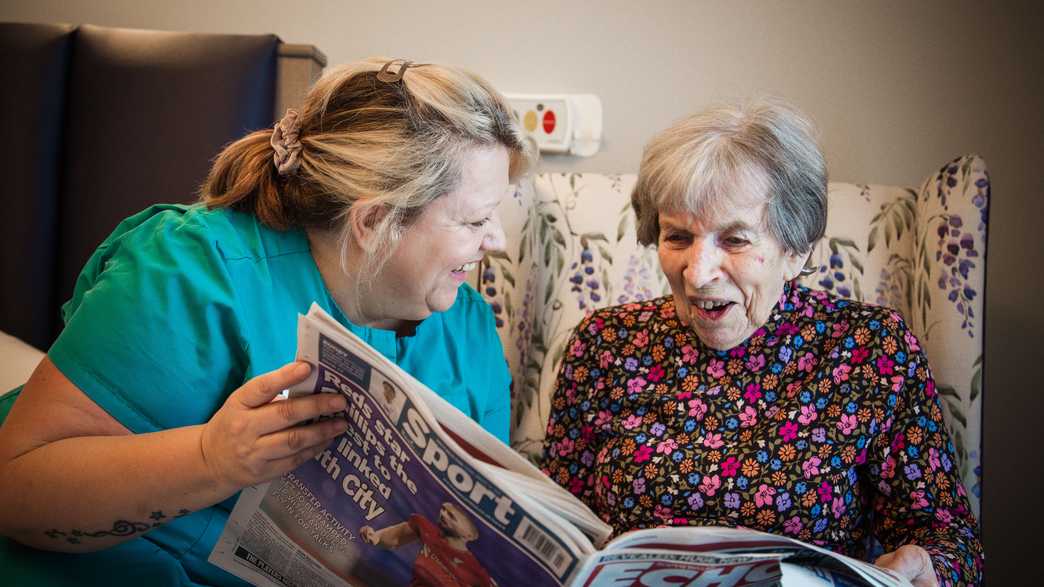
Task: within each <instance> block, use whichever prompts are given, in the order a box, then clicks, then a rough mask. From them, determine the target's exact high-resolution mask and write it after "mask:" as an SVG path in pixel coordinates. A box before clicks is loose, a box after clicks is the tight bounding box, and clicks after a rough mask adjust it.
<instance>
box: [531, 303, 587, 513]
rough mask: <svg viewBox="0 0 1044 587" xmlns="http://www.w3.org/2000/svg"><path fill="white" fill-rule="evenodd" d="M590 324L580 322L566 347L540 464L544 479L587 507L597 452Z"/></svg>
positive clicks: (556, 383)
mask: <svg viewBox="0 0 1044 587" xmlns="http://www.w3.org/2000/svg"><path fill="white" fill-rule="evenodd" d="M592 325H593V320H592V317H588V318H586V319H585V320H583V321H582V322H581V323H580V325H579V326H577V327H576V330H575V331H574V332H573V335H572V337H571V338H570V339H569V342H568V343H567V345H566V348H565V353H564V357H563V359H562V365H561V367H560V368H559V370H558V377H557V379H556V380H555V388H554V393H553V395H552V400H551V416H550V418H549V419H548V423H547V435H546V436H545V437H544V458H543V462H542V465H543V470H544V473H545V474H546V475H547V476H548V477H550V478H552V479H554V480H555V481H556V482H557V483H558V484H559V485H561V486H562V487H565V488H566V489H568V490H569V491H570V492H572V493H573V494H574V495H576V496H577V497H578V498H580V500H581V501H583V502H584V503H588V504H591V503H593V500H594V489H595V480H594V473H593V466H594V464H595V456H596V454H597V452H598V446H597V444H596V442H595V438H596V437H595V435H594V428H593V423H592V422H591V421H590V416H591V415H592V414H593V413H594V412H595V411H596V410H594V409H593V402H592V395H593V390H594V389H595V387H596V386H595V381H593V380H592V378H591V371H592V367H593V366H595V365H597V363H596V361H597V359H596V357H595V351H596V349H597V345H596V344H595V343H596V342H597V341H596V340H595V336H594V335H593V334H592V333H591V330H592V328H591V327H592Z"/></svg>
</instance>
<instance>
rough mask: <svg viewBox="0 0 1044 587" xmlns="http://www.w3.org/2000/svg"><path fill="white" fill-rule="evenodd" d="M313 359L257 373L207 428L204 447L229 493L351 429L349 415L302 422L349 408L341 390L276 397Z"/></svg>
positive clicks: (303, 375) (295, 462) (294, 464)
mask: <svg viewBox="0 0 1044 587" xmlns="http://www.w3.org/2000/svg"><path fill="white" fill-rule="evenodd" d="M310 372H311V366H310V365H308V363H303V362H294V363H289V364H287V365H284V366H283V367H281V368H279V369H276V370H275V371H271V372H269V373H265V374H263V375H258V376H257V377H254V378H253V379H251V380H250V381H247V382H246V383H244V384H243V385H242V386H241V387H240V388H239V389H237V390H236V391H234V392H232V394H231V395H229V396H228V399H227V400H225V404H224V405H223V406H222V407H221V409H220V410H218V411H217V413H216V414H214V416H213V417H212V418H211V419H210V421H209V422H207V423H206V424H205V425H204V426H203V432H202V434H201V437H200V450H201V451H202V454H203V460H204V462H205V463H206V465H207V468H208V469H209V470H210V473H211V475H212V477H213V478H214V480H215V482H216V483H217V484H218V486H219V487H221V488H223V489H225V490H226V491H227V492H228V493H229V494H231V493H234V492H236V491H239V490H240V489H242V488H243V487H246V486H249V485H255V484H257V483H262V482H265V481H268V480H270V479H274V478H275V477H278V476H279V475H282V474H283V473H286V472H287V471H291V470H293V469H295V468H296V467H297V466H298V465H300V464H301V463H304V462H305V461H307V460H308V459H311V458H314V457H315V456H316V455H318V454H319V453H321V452H322V451H323V449H324V448H326V446H327V445H328V444H329V443H330V440H331V439H333V438H334V437H336V436H337V435H339V434H341V433H343V432H344V431H345V430H347V428H348V423H347V421H346V420H345V419H344V418H339V417H338V418H334V419H329V420H323V421H320V422H313V423H310V424H302V422H306V421H308V420H311V419H313V418H316V417H318V416H322V415H329V414H336V413H337V412H341V411H343V410H344V409H345V408H346V400H345V398H344V397H343V396H341V395H340V394H333V393H316V394H312V395H306V396H298V397H293V398H289V399H285V400H279V401H273V400H275V398H276V396H278V395H279V393H280V392H282V391H283V390H284V389H286V388H288V387H290V386H292V385H294V384H296V383H300V382H301V381H304V380H305V378H306V377H308V374H309V373H310Z"/></svg>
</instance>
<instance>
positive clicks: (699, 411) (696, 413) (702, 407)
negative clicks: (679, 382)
mask: <svg viewBox="0 0 1044 587" xmlns="http://www.w3.org/2000/svg"><path fill="white" fill-rule="evenodd" d="M706 413H707V404H705V403H703V402H702V401H701V400H700V399H699V398H697V399H694V400H689V415H690V416H692V417H693V418H696V419H697V420H702V419H703V416H704V415H705V414H706Z"/></svg>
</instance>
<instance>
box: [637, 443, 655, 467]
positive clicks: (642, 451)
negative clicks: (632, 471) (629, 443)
mask: <svg viewBox="0 0 1044 587" xmlns="http://www.w3.org/2000/svg"><path fill="white" fill-rule="evenodd" d="M652 451H653V450H652V447H650V446H648V445H645V444H643V445H642V446H639V447H638V450H636V451H634V462H636V463H644V462H645V461H647V460H649V457H650V456H651V455H652Z"/></svg>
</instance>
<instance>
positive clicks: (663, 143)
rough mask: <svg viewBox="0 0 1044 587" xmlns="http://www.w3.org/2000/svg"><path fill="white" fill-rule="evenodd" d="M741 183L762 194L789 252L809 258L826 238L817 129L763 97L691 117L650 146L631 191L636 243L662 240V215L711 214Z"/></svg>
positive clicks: (773, 229)
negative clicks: (754, 188) (814, 248)
mask: <svg viewBox="0 0 1044 587" xmlns="http://www.w3.org/2000/svg"><path fill="white" fill-rule="evenodd" d="M743 182H746V184H747V185H752V186H757V187H759V188H763V189H764V192H765V196H766V197H767V198H768V204H767V207H766V215H765V223H766V226H767V227H768V229H769V232H770V233H771V234H772V236H773V237H775V239H776V240H777V242H779V244H780V245H781V246H782V247H783V248H784V250H786V251H788V252H791V253H805V252H808V251H809V250H810V249H811V248H812V246H813V245H814V244H815V243H816V241H818V240H819V239H820V238H822V236H823V233H824V231H825V230H826V220H827V169H826V162H825V160H824V158H823V154H822V152H821V151H820V149H819V145H818V143H817V142H816V139H815V130H814V127H813V125H812V123H811V121H809V120H808V118H806V117H805V116H804V115H802V114H801V113H800V112H799V111H797V110H796V109H795V108H793V107H792V106H789V105H787V104H786V103H784V102H782V101H780V100H778V99H772V98H761V99H757V100H753V101H751V102H748V103H745V104H736V105H729V106H723V107H720V108H715V109H712V110H708V111H706V112H703V113H701V114H696V115H694V116H690V117H688V118H685V119H683V120H681V121H679V122H677V123H676V124H674V125H672V126H671V127H670V128H668V129H666V130H664V131H663V132H661V133H660V134H658V135H657V136H656V137H654V138H653V140H652V141H650V142H649V144H648V145H647V146H646V147H645V151H644V153H643V154H642V163H641V166H640V167H639V171H638V181H637V182H636V184H635V187H634V191H633V192H632V193H631V206H632V207H633V208H634V212H635V215H636V216H637V228H636V230H637V233H638V242H640V243H641V244H643V245H650V244H656V243H657V241H658V240H659V236H660V223H659V213H660V211H663V210H676V211H688V212H691V213H692V214H695V215H697V216H701V215H704V214H707V213H713V212H714V211H715V210H716V209H719V208H720V207H721V206H724V205H728V204H729V201H730V197H731V195H732V193H734V191H735V189H736V187H737V184H740V183H743Z"/></svg>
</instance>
